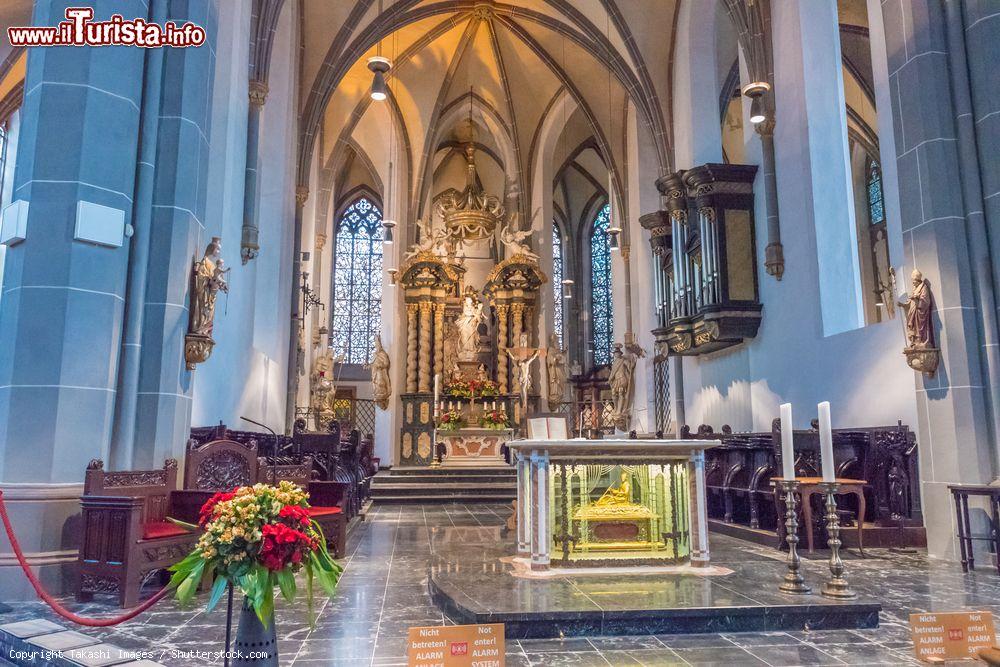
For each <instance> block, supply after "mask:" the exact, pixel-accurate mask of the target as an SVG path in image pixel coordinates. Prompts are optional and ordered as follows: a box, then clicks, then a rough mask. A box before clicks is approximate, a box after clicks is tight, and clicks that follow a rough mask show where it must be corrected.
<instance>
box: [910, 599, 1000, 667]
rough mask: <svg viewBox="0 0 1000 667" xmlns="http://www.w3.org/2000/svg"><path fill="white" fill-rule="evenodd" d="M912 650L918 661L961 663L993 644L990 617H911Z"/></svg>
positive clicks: (967, 613) (975, 614)
mask: <svg viewBox="0 0 1000 667" xmlns="http://www.w3.org/2000/svg"><path fill="white" fill-rule="evenodd" d="M910 632H911V633H912V634H913V650H914V652H916V654H917V658H918V659H919V660H925V661H930V662H937V661H940V660H961V659H962V658H975V657H976V652H977V651H979V649H982V648H989V647H991V646H993V645H994V644H995V643H996V639H995V636H994V635H995V634H996V630H995V629H994V627H993V614H991V613H990V612H988V611H957V612H949V613H945V614H910Z"/></svg>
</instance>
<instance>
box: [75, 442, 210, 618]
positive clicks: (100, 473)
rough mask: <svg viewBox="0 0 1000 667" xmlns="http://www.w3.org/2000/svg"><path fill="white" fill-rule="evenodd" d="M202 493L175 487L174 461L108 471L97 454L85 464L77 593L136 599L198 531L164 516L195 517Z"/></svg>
mask: <svg viewBox="0 0 1000 667" xmlns="http://www.w3.org/2000/svg"><path fill="white" fill-rule="evenodd" d="M206 499H207V495H206V494H199V493H184V492H181V491H177V461H175V460H174V459H167V460H166V461H165V462H164V464H163V468H161V469H159V470H128V471H122V472H107V471H105V470H104V462H103V461H100V460H98V459H95V460H93V461H91V462H90V464H89V465H88V466H87V472H86V479H85V481H84V495H83V496H82V497H81V498H80V505H81V507H82V510H83V523H82V526H83V530H82V544H81V545H80V556H79V580H78V584H77V593H76V597H77V599H78V600H80V601H87V600H90V599H92V598H93V596H94V594H97V593H100V594H108V595H115V596H117V597H118V603H119V604H120V605H121V606H122V607H132V606H135V605H136V604H137V603H138V602H139V591H140V589H141V588H142V585H143V584H144V583H146V581H148V580H149V579H151V578H152V577H153V576H154V575H157V574H159V573H162V572H163V571H164V569H165V568H167V567H169V566H171V565H173V564H174V563H176V562H177V561H179V560H181V559H182V558H184V556H186V555H187V554H188V553H189V552H190V551H191V550H192V549H193V548H194V546H195V543H196V542H197V540H198V536H199V533H196V532H195V533H192V532H189V531H187V530H185V529H183V528H180V527H179V526H177V525H175V524H173V523H170V522H169V521H168V520H167V517H171V518H176V519H180V520H182V521H187V522H189V523H197V521H198V511H199V509H200V508H201V505H202V504H203V503H204V501H205V500H206Z"/></svg>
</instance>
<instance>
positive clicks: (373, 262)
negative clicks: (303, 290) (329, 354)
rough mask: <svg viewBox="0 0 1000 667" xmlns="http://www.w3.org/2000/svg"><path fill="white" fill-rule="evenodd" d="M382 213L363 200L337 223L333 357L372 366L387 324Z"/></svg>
mask: <svg viewBox="0 0 1000 667" xmlns="http://www.w3.org/2000/svg"><path fill="white" fill-rule="evenodd" d="M382 231H383V227H382V211H380V210H379V208H378V206H376V205H375V204H374V203H373V202H372V201H371V200H369V199H367V198H366V197H359V198H358V199H357V200H356V201H355V202H354V203H353V204H351V205H350V206H348V207H347V209H346V210H345V211H344V213H343V215H342V216H341V217H340V220H338V221H337V230H336V232H335V234H336V237H335V238H336V242H335V243H334V247H333V291H332V294H333V297H332V299H331V301H332V302H333V303H332V306H331V322H330V335H331V341H332V344H333V353H334V355H340V354H343V355H344V361H345V362H346V363H349V364H364V363H368V362H369V361H371V358H372V353H373V352H374V350H375V336H376V334H378V331H379V327H380V326H381V323H382V240H383V236H382Z"/></svg>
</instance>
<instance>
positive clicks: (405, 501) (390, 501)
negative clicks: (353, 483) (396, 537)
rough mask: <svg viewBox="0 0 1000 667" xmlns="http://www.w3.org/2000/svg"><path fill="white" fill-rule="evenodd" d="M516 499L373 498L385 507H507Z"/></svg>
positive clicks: (457, 497)
mask: <svg viewBox="0 0 1000 667" xmlns="http://www.w3.org/2000/svg"><path fill="white" fill-rule="evenodd" d="M515 498H516V495H515V494H511V495H499V494H498V495H489V496H471V497H470V496H456V495H451V496H395V495H393V496H382V497H378V498H373V500H374V501H375V502H376V503H378V504H380V505H381V504H386V505H442V504H448V503H463V504H478V503H498V504H503V505H509V504H510V502H511V501H512V500H514V499H515Z"/></svg>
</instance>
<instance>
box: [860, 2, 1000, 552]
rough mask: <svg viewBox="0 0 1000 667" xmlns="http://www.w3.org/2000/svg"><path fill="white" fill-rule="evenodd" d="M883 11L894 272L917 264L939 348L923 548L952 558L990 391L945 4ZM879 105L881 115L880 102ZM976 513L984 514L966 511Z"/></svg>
mask: <svg viewBox="0 0 1000 667" xmlns="http://www.w3.org/2000/svg"><path fill="white" fill-rule="evenodd" d="M881 13H882V20H883V24H884V29H885V44H886V56H887V60H888V63H887V65H888V67H887V69H888V72H889V76H888V78H889V84H890V87H891V90H893V91H895V94H894V95H893V96H892V117H893V118H894V119H895V123H894V127H893V129H894V138H895V149H896V154H895V156H893V155H885V154H883V155H882V159H883V161H885V162H888V161H890V160H892V159H893V158H894V157H895V161H896V167H897V170H898V183H899V201H900V219H901V222H902V232H903V241H904V245H905V252H904V256H905V258H906V259H907V261H912V262H913V264H912V265H909V266H905V267H903V270H902V271H900V272H899V274H897V278H898V281H899V284H900V288H901V289H903V288H904V287H905V288H909V278H910V271H912V270H913V269H914V268H915V269H919V270H920V271H921V272H922V273H923V275H924V277H925V278H926V279H927V280H928V281H929V283H930V285H931V289H932V291H933V294H934V301H935V303H934V306H935V309H936V313H937V314H936V315H935V318H934V320H935V322H934V327H935V333H936V335H937V342H938V347H940V348H941V366H940V368H939V369H938V371H937V374H936V375H935V376H934V377H933V378H929V377H926V376H923V375H920V374H917V376H916V385H917V387H916V404H917V443H918V446H919V448H920V478H921V491H922V503H921V506H922V509H923V513H924V525H925V526H926V527H927V549H928V551H929V553H930V554H931V555H933V556H937V557H941V558H951V559H955V558H956V553H957V544H956V542H955V540H954V534H955V531H954V527H953V526H954V511H953V506H952V500H951V494H950V492H949V491H948V485H949V484H984V483H988V482H990V481H991V480H992V478H993V474H994V470H993V451H992V450H993V447H994V446H995V445H994V442H993V438H992V437H991V434H990V432H989V428H988V424H989V410H988V407H987V406H988V403H987V401H988V399H989V397H988V389H987V388H986V387H985V386H984V385H985V384H986V378H985V377H984V373H983V364H982V363H981V360H982V358H983V357H982V356H981V355H983V354H984V351H983V348H982V344H983V342H982V338H981V336H982V332H981V331H980V330H979V322H980V320H981V315H982V314H981V313H980V311H979V305H978V304H977V300H976V298H975V293H976V288H975V287H976V286H975V276H974V275H973V268H972V263H971V261H970V248H969V243H970V240H969V237H968V231H967V227H966V225H967V223H968V221H967V220H966V212H965V206H964V201H963V196H962V194H963V188H962V178H961V174H962V164H961V160H960V154H959V142H958V138H959V137H958V133H957V128H956V122H955V116H956V113H955V107H954V104H953V102H952V97H951V94H950V91H951V82H950V80H949V76H948V64H949V61H948V53H947V44H948V41H947V35H946V26H947V21H946V20H945V19H946V17H945V15H944V11H943V7H942V3H940V2H937V1H936V0H907V2H901V1H900V0H891V1H888V2H885V3H884V4H883V5H882V9H881ZM928 91H932V93H929V92H928ZM879 112H880V116H881V108H880V109H879ZM887 113H888V110H887ZM904 129H905V132H904ZM900 347H902V341H901V342H900ZM897 354H898V352H897ZM977 515H979V516H982V515H980V513H978V512H974V513H973V516H977ZM974 520H975V519H974ZM987 526H988V524H987V523H986V522H985V521H984V522H983V524H982V525H981V526H973V531H974V532H977V531H978V530H979V529H980V528H983V529H985V528H986V527H987ZM976 546H977V548H979V547H980V546H981V545H978V544H977V545H976Z"/></svg>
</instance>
